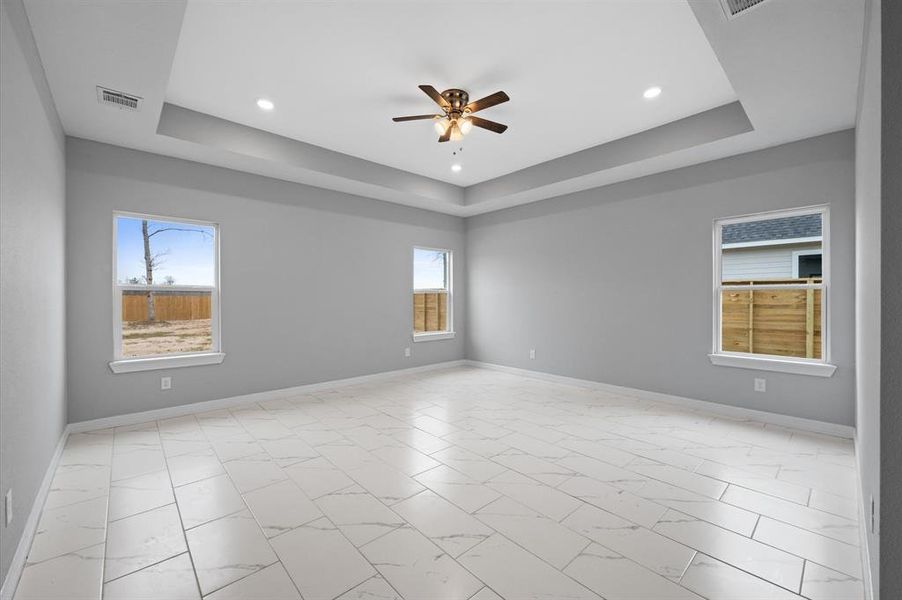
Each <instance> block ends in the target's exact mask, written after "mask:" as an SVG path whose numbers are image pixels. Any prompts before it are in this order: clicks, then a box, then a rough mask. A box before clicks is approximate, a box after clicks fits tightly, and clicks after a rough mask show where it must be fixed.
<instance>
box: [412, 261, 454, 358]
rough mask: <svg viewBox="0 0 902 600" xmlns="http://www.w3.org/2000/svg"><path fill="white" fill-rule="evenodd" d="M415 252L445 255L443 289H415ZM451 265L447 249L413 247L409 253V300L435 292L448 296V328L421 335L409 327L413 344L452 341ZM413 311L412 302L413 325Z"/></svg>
mask: <svg viewBox="0 0 902 600" xmlns="http://www.w3.org/2000/svg"><path fill="white" fill-rule="evenodd" d="M417 250H426V251H428V252H441V253H443V254H444V255H445V287H444V288H417V287H416V280H417V275H416V270H417V265H416V255H417ZM453 264H454V252H452V251H451V250H450V249H448V248H432V247H430V246H413V248H412V249H411V251H410V276H411V277H410V289H411V291H410V298H411V300H412V299H413V295H414V294H416V293H422V292H426V293H430V292H432V293H435V292H444V293H445V294H447V296H448V308H447V317H446V319H447V323H448V328H447V330H446V331H424V332H421V333H417V332H416V331H414V330H413V327H411V335H412V336H413V341H414V342H433V341H438V340H450V339H454V336H455V333H454V281H453V273H454V269H453ZM415 316H416V315H415V310H414V307H413V302H412V301H411V303H410V322H411V323H413V321H414V318H415Z"/></svg>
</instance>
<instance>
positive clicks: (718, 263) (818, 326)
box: [712, 207, 833, 375]
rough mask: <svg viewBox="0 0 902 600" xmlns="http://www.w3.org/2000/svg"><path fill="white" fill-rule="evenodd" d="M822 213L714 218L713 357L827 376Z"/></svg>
mask: <svg viewBox="0 0 902 600" xmlns="http://www.w3.org/2000/svg"><path fill="white" fill-rule="evenodd" d="M827 216H828V213H827V209H826V208H825V207H815V208H808V209H799V210H787V211H778V212H772V213H765V214H758V215H751V216H745V217H736V218H729V219H721V220H718V221H716V222H715V224H714V239H715V286H714V288H715V291H714V306H715V327H714V331H715V335H714V353H713V354H712V362H715V363H716V364H725V365H727V366H745V367H749V368H765V369H767V368H769V367H776V369H774V370H782V371H788V372H797V373H804V374H812V375H829V374H832V372H833V370H832V369H833V368H832V367H829V368H828V369H822V368H820V367H827V366H828V365H826V364H825V363H826V362H827V359H828V358H829V357H828V351H829V346H828V344H827V339H828V336H827V334H828V331H827V319H826V314H827V311H826V307H827V293H828V285H829V281H828V277H829V269H828V265H829V259H828V257H829V253H828V246H827V240H828V236H827V231H828V226H827ZM828 371H829V372H828Z"/></svg>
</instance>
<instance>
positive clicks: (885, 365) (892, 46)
mask: <svg viewBox="0 0 902 600" xmlns="http://www.w3.org/2000/svg"><path fill="white" fill-rule="evenodd" d="M882 28H883V36H882V38H883V39H882V44H883V48H882V56H883V61H882V62H883V65H882V66H883V69H882V72H883V77H882V98H883V123H882V129H883V132H882V140H883V142H882V147H883V152H882V155H883V157H882V167H881V195H882V211H881V212H882V218H881V221H882V222H881V226H882V229H883V232H882V236H881V271H882V272H881V285H882V294H881V304H882V306H881V336H882V339H881V362H880V365H881V367H880V371H881V372H880V396H881V400H880V428H881V432H880V455H881V456H882V457H883V460H882V464H881V469H880V481H881V484H880V488H881V489H880V498H881V502H880V504H881V514H882V515H883V516H884V518H883V520H882V522H881V525H880V573H881V575H880V589H881V593H882V594H883V596H882V597H883V598H884V599H887V600H888V599H890V598H902V569H900V568H899V565H902V516H900V515H902V460H899V458H900V457H902V341H900V340H902V169H900V168H899V166H900V165H902V106H900V104H899V98H900V96H902V39H900V38H902V35H900V32H902V5H900V3H899V2H892V1H888V2H883V8H882Z"/></svg>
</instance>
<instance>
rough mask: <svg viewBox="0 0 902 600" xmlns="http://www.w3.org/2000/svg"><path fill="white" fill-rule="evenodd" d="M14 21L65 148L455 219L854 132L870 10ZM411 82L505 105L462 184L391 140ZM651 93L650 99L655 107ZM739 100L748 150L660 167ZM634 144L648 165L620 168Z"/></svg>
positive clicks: (64, 1) (260, 12)
mask: <svg viewBox="0 0 902 600" xmlns="http://www.w3.org/2000/svg"><path fill="white" fill-rule="evenodd" d="M24 2H25V6H26V9H27V12H28V17H29V21H30V23H31V26H32V30H33V32H34V37H35V42H36V44H37V47H38V50H39V53H40V57H41V62H42V63H43V66H44V70H45V73H46V75H47V80H48V83H49V85H50V89H51V91H52V93H53V97H54V102H55V104H56V107H57V110H58V112H59V114H60V119H61V121H62V123H63V127H64V129H65V131H66V133H67V134H68V135H71V136H75V137H81V138H86V139H91V140H96V141H101V142H106V143H111V144H116V145H119V146H123V147H127V148H134V149H138V150H144V151H148V152H154V153H157V154H163V155H168V156H174V157H178V158H184V159H188V160H193V161H198V162H203V163H208V164H212V165H217V166H222V167H227V168H231V169H237V170H242V171H246V172H250V173H256V174H260V175H265V176H269V177H275V178H279V179H284V180H287V181H295V182H299V183H306V184H310V185H314V186H320V187H324V188H329V189H334V190H339V191H343V192H348V193H354V194H360V195H364V196H369V197H372V198H377V199H381V200H386V201H390V202H397V203H401V204H408V205H412V206H419V207H422V208H428V209H431V210H437V211H441V212H447V213H450V214H456V215H463V216H467V215H473V214H479V213H482V212H488V211H492V210H497V209H500V208H504V207H507V206H513V205H516V204H522V203H526V202H532V201H536V200H541V199H543V198H548V197H553V196H555V195H559V194H562V193H568V192H573V191H578V190H582V189H589V188H592V187H597V186H601V185H605V184H609V183H614V182H617V181H624V180H627V179H631V178H635V177H639V176H643V175H647V174H651V173H656V172H661V171H665V170H670V169H675V168H679V167H683V166H687V165H692V164H698V163H701V162H705V161H709V160H713V159H717V158H722V157H724V156H730V155H734V154H739V153H743V152H750V151H753V150H758V149H761V148H767V147H770V146H774V145H777V144H782V143H786V142H790V141H794V140H798V139H802V138H805V137H811V136H814V135H818V134H823V133H828V132H832V131H837V130H840V129H846V128H849V127H853V126H854V123H855V112H856V92H857V83H858V72H859V63H860V52H861V41H862V31H863V13H864V0H818V1H817V2H816V3H815V2H799V1H798V0H766V2H765V3H763V4H762V5H760V7H758V8H755V9H754V10H751V11H749V12H748V13H747V14H745V15H743V16H740V17H739V18H736V19H733V20H728V19H727V18H726V17H725V16H724V13H723V10H722V8H721V6H720V2H719V0H691V1H690V2H688V3H687V0H600V1H598V2H592V3H589V2H568V1H566V0H559V1H525V2H516V1H513V0H511V1H497V2H481V3H466V2H463V3H460V2H459V3H456V4H455V5H454V6H455V7H458V10H457V11H456V12H455V13H453V14H452V15H451V16H450V17H449V16H448V14H447V4H446V3H440V2H437V1H434V0H418V1H417V2H399V3H386V2H381V1H379V0H371V1H367V2H357V3H351V2H346V1H343V0H332V1H331V2H318V1H317V2H307V1H303V0H298V1H295V2H287V1H274V0H258V1H255V2H212V1H211V2H194V1H193V0H192V1H191V2H190V3H189V2H186V0H154V1H129V0H102V1H91V2H72V1H70V0H24ZM814 7H816V10H813V8H814ZM449 19H450V22H451V23H453V25H452V26H449V27H448V32H449V33H447V34H445V35H444V36H442V27H443V25H444V24H447V23H448V22H449ZM491 33H494V35H495V38H496V39H493V38H492V37H491V35H490V34H491ZM442 37H444V38H445V40H446V45H444V46H442V45H440V44H439V42H438V40H439V39H440V38H442ZM447 40H451V41H452V42H454V41H456V42H458V43H460V44H461V46H462V48H459V49H458V48H454V47H451V46H449V45H448V44H447ZM472 49H475V50H472ZM420 83H431V84H433V85H435V86H436V87H438V88H439V89H442V88H444V87H450V86H461V87H464V88H466V89H468V90H469V91H471V92H472V93H473V95H474V96H477V97H478V96H481V95H483V94H489V93H491V92H494V91H496V90H497V89H504V90H506V91H507V92H508V93H509V94H510V95H511V98H512V100H511V101H510V102H509V103H507V104H504V105H500V106H498V107H494V108H491V109H488V110H486V111H485V112H484V113H483V115H484V116H485V117H486V118H489V119H493V120H497V121H500V122H503V123H507V124H508V125H510V129H509V130H508V131H507V132H506V133H505V134H503V135H501V136H498V135H496V134H493V133H490V132H487V131H483V130H475V131H474V132H472V133H471V134H470V135H469V136H468V137H467V139H466V143H465V146H464V148H465V150H464V154H463V160H462V161H461V162H462V163H463V165H464V170H463V172H462V173H460V174H459V175H454V174H453V173H451V172H450V169H449V168H448V167H449V166H450V164H451V159H450V157H449V156H448V152H449V150H448V148H449V147H448V146H447V145H444V144H442V145H440V144H438V143H436V141H435V140H436V136H435V134H434V133H433V132H432V131H431V126H430V124H429V123H428V122H419V123H417V122H413V123H401V124H394V123H392V122H391V120H390V119H391V117H393V116H397V115H404V114H421V113H424V112H428V111H430V110H431V108H432V107H431V104H430V101H429V99H428V98H427V97H426V96H425V95H423V94H421V92H419V90H417V89H416V86H417V85H418V84H420ZM652 84H657V85H661V86H662V87H663V88H664V93H663V94H662V95H661V97H660V98H658V99H657V100H655V101H653V102H647V101H645V100H643V99H642V98H641V93H642V91H643V90H644V89H645V88H646V87H648V86H649V85H652ZM95 85H105V86H108V87H112V88H114V89H119V90H123V91H126V92H131V93H135V94H137V95H139V96H142V97H143V98H144V103H143V107H142V109H141V111H140V112H138V113H130V112H124V111H117V110H115V109H110V108H107V107H103V106H100V105H99V104H98V103H97V100H96V94H95V88H94V86H95ZM557 90H561V91H570V92H577V94H578V95H577V96H575V97H574V96H570V97H569V98H570V99H568V96H566V95H561V94H555V91H557ZM261 95H266V96H268V97H272V99H273V100H274V101H275V102H276V110H275V111H273V113H271V114H263V113H260V112H258V111H257V109H256V107H255V106H254V100H255V99H256V98H257V97H258V96H261ZM732 100H738V101H739V102H740V103H741V107H742V109H744V115H743V119H745V117H746V116H747V120H746V122H750V123H751V130H749V129H748V128H746V129H741V130H735V131H733V132H732V133H729V132H727V133H726V134H724V135H722V136H720V137H718V136H717V135H714V136H711V137H708V138H705V137H704V136H701V135H699V134H700V132H701V130H692V131H689V132H688V133H690V134H691V135H686V136H685V137H684V139H685V140H687V143H685V144H683V146H682V147H679V148H678V147H674V146H668V144H666V143H661V144H660V146H659V147H658V150H657V151H655V148H656V147H657V146H656V143H657V141H661V142H664V141H666V140H665V139H664V137H662V135H659V130H662V129H667V128H668V127H671V126H670V125H667V126H666V127H664V128H660V127H656V126H659V125H662V124H664V123H668V122H671V121H673V120H674V119H678V118H682V117H690V116H691V119H689V121H692V122H693V123H695V122H698V123H699V124H700V126H702V125H703V126H704V127H709V128H710V126H711V123H710V122H709V121H706V120H705V119H703V118H700V117H702V116H703V115H704V114H707V113H702V112H701V111H704V110H705V109H709V108H712V107H715V106H719V105H725V104H727V103H729V102H730V101H732ZM164 101H167V102H169V103H171V104H174V105H180V106H184V107H187V108H188V109H193V111H192V110H182V109H178V108H177V107H176V106H167V110H165V111H164ZM170 109H174V110H170ZM178 111H182V112H178ZM195 111H196V112H195ZM204 113H206V114H204ZM700 113H701V114H700ZM211 115H213V116H211ZM215 116H218V117H222V118H221V119H220V118H215ZM693 119H695V121H693ZM684 121H685V120H684ZM684 121H681V123H683V122H684ZM678 129H679V128H678ZM267 131H270V132H273V133H277V134H279V135H280V136H287V137H279V136H277V135H273V133H267ZM642 131H644V132H645V133H642V134H641V135H642V136H645V137H644V138H643V139H644V147H645V148H646V149H648V148H651V149H652V152H650V153H649V152H645V153H642V154H641V155H631V154H630V153H629V152H626V153H624V152H622V151H620V150H618V149H619V148H622V147H630V146H631V142H630V140H632V139H633V138H632V137H627V138H624V137H623V136H629V135H630V134H635V133H638V132H642ZM640 137H641V136H640ZM617 138H619V139H617ZM693 140H695V141H693ZM605 142H608V144H605ZM620 142H626V144H625V146H624V144H620ZM618 144H619V145H618ZM632 145H633V146H634V144H632ZM590 146H591V147H592V150H591V152H590V153H589V155H588V156H589V157H590V160H588V161H587V160H586V156H587V155H586V153H583V154H582V155H576V156H571V155H570V154H571V153H573V152H575V151H578V150H583V149H585V148H587V147H590ZM326 149H331V150H334V151H338V152H333V151H330V150H326ZM596 151H597V152H596ZM341 153H345V154H341ZM611 153H618V156H616V157H612V156H610V154H611ZM348 154H349V155H353V156H356V157H359V158H353V157H352V156H347V155H348ZM562 155H567V158H564V159H562V160H558V161H552V160H551V159H554V158H556V157H560V156H562ZM580 156H581V158H579V157H580ZM595 156H605V157H606V159H605V160H604V161H599V162H598V163H597V164H596V163H595V162H593V160H591V157H595ZM545 161H547V162H545ZM562 161H563V162H562ZM580 161H581V162H580ZM564 163H566V164H564ZM602 163H604V164H602ZM573 164H579V165H581V167H580V169H579V170H578V171H579V174H578V176H570V175H567V176H565V177H563V178H562V173H568V172H574V173H575V172H576V171H577V170H574V169H568V168H562V166H563V167H566V166H567V165H573ZM386 165H387V166H386ZM524 167H525V168H524ZM516 169H522V170H520V171H516V172H514V173H512V174H508V175H504V174H505V173H509V172H510V171H512V170H516ZM422 174H426V175H427V176H428V177H426V176H423V175H422ZM499 175H501V177H498V176H499ZM486 180H487V181H486ZM446 182H450V183H446ZM475 182H481V183H475Z"/></svg>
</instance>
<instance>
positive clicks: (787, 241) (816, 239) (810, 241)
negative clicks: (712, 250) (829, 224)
mask: <svg viewBox="0 0 902 600" xmlns="http://www.w3.org/2000/svg"><path fill="white" fill-rule="evenodd" d="M820 241H822V236H819V235H817V236H812V237H804V238H787V239H785V240H759V241H757V242H733V243H732V244H724V245H723V249H724V250H737V249H739V248H758V247H760V246H792V245H794V244H814V243H816V242H820Z"/></svg>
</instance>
